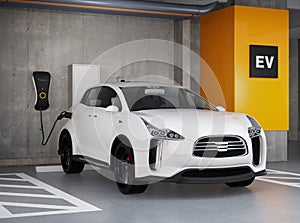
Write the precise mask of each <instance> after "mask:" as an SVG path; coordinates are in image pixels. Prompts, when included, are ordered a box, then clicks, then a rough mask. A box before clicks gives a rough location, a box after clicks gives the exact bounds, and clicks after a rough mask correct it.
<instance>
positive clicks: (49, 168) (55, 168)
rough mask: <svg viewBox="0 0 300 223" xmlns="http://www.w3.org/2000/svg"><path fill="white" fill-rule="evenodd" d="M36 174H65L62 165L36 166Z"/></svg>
mask: <svg viewBox="0 0 300 223" xmlns="http://www.w3.org/2000/svg"><path fill="white" fill-rule="evenodd" d="M35 172H36V173H50V172H63V169H62V167H61V166H60V165H56V166H36V167H35Z"/></svg>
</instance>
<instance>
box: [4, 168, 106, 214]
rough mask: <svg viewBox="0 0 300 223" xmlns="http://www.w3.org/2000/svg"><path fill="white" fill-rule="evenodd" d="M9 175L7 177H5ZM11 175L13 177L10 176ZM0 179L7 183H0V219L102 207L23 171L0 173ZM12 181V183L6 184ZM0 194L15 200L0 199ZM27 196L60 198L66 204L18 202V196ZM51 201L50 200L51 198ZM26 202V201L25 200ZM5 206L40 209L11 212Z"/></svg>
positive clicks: (73, 211) (96, 209)
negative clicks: (24, 190) (5, 190)
mask: <svg viewBox="0 0 300 223" xmlns="http://www.w3.org/2000/svg"><path fill="white" fill-rule="evenodd" d="M5 176H9V177H5ZM12 176H13V177H12ZM0 180H2V181H8V182H7V184H0V219H6V218H17V217H33V216H42V215H54V214H68V213H79V212H91V211H101V210H102V209H100V208H98V207H95V206H93V205H91V204H89V203H87V202H85V201H82V200H80V199H78V198H76V197H74V196H72V195H70V194H67V193H65V192H63V191H61V190H59V189H57V188H55V187H52V186H50V185H48V184H46V183H44V182H42V181H40V180H38V179H36V178H33V177H31V176H29V175H27V174H24V173H9V174H0ZM21 181H22V182H26V183H30V184H32V185H33V186H27V185H18V184H17V182H21ZM8 183H13V184H8ZM1 188H20V189H22V188H23V189H38V190H41V189H42V190H43V191H45V192H47V193H48V194H40V193H34V190H33V192H32V193H14V192H2V191H1ZM1 196H9V197H13V198H14V200H15V201H9V202H6V201H1ZM21 197H22V198H23V199H24V197H28V201H29V202H30V201H31V198H35V199H38V198H41V199H45V198H47V199H61V200H64V201H65V202H66V203H68V205H53V204H44V203H22V202H18V198H21ZM51 201H52V200H51ZM26 202H27V201H26ZM6 207H23V208H32V209H33V208H38V209H39V210H40V211H38V212H37V211H36V210H34V211H32V212H25V213H11V212H10V211H9V209H7V208H6Z"/></svg>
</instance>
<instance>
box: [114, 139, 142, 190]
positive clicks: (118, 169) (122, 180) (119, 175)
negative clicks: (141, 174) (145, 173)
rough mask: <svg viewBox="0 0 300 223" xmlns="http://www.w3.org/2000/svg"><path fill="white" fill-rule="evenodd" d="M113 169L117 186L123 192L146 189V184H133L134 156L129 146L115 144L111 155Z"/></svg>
mask: <svg viewBox="0 0 300 223" xmlns="http://www.w3.org/2000/svg"><path fill="white" fill-rule="evenodd" d="M112 163H113V171H114V175H115V180H116V183H117V187H118V189H119V190H120V192H121V193H123V194H139V193H143V192H145V191H146V189H147V187H148V185H147V184H146V185H134V180H135V173H134V157H133V152H132V150H131V148H129V147H127V146H125V145H123V144H122V143H120V144H118V145H117V148H116V152H115V154H114V155H113V156H112Z"/></svg>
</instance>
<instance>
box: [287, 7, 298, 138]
mask: <svg viewBox="0 0 300 223" xmlns="http://www.w3.org/2000/svg"><path fill="white" fill-rule="evenodd" d="M299 39H300V10H290V130H289V132H288V138H289V140H300V134H299V130H300V120H299V118H300V117H299V111H300V103H299V84H300V78H299V71H300V70H299V50H300V48H299V47H300V46H299Z"/></svg>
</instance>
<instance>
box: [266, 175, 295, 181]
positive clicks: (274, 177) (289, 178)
mask: <svg viewBox="0 0 300 223" xmlns="http://www.w3.org/2000/svg"><path fill="white" fill-rule="evenodd" d="M263 178H265V179H266V178H267V179H282V180H300V177H276V176H268V175H267V176H264V177H263Z"/></svg>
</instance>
